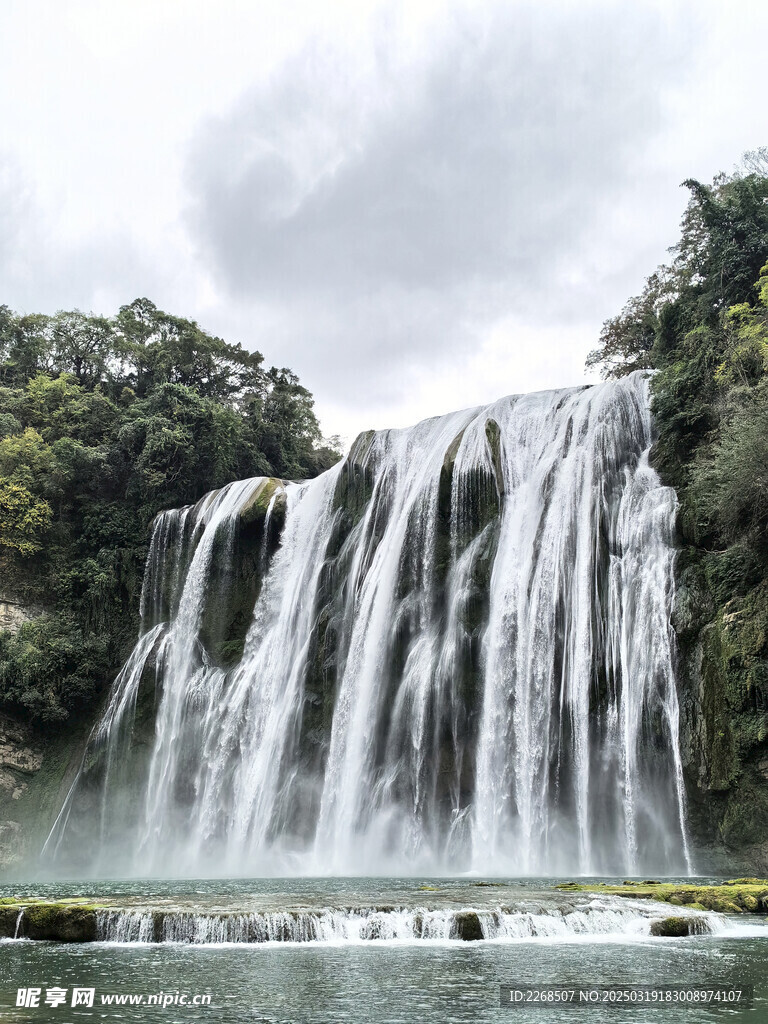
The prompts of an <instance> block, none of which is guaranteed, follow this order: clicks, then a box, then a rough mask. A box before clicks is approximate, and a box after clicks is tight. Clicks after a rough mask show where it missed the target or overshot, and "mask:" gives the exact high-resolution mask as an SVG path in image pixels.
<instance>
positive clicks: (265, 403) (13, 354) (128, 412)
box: [0, 299, 338, 732]
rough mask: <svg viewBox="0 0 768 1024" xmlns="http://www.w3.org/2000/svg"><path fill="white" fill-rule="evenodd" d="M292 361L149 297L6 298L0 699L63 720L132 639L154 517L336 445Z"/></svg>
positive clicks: (323, 457)
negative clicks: (64, 301) (6, 608)
mask: <svg viewBox="0 0 768 1024" xmlns="http://www.w3.org/2000/svg"><path fill="white" fill-rule="evenodd" d="M333 443H334V442H333V441H332V442H330V443H329V442H324V441H323V440H322V438H321V435H320V430H319V427H318V423H317V419H316V417H315V414H314V412H313V401H312V396H311V395H310V394H309V392H308V391H307V390H306V389H305V388H304V387H302V386H301V384H300V383H299V381H298V379H297V377H296V376H295V375H294V374H293V373H291V371H290V370H287V369H277V368H275V367H272V368H271V369H265V368H264V366H263V358H262V356H261V354H260V353H259V352H249V351H247V350H245V349H243V348H242V347H241V346H240V345H233V344H228V343H227V342H225V341H223V340H222V339H220V338H217V337H213V336H212V335H210V334H208V333H206V332H205V331H204V330H202V329H201V328H200V327H199V326H198V325H197V324H196V323H194V322H192V321H190V320H185V319H182V318H179V317H176V316H172V315H170V314H168V313H164V312H162V311H161V310H159V309H157V308H156V306H155V305H154V304H153V303H152V302H150V301H149V300H147V299H137V300H136V301H134V302H132V303H131V304H130V305H126V306H122V307H121V308H120V310H119V312H118V313H117V315H116V316H114V317H111V318H108V317H102V316H93V315H86V314H83V313H81V312H78V311H74V312H61V313H57V314H56V315H55V316H46V315H41V314H31V315H18V314H16V313H14V312H13V311H12V310H10V309H8V307H7V306H0V573H1V574H2V580H3V586H2V596H3V598H4V599H5V600H8V599H9V595H10V598H11V599H12V600H14V601H17V602H19V603H21V604H22V605H25V606H28V607H32V608H35V609H36V610H39V611H42V614H38V615H35V617H34V618H33V619H32V621H29V622H25V623H24V624H23V625H21V627H20V629H19V630H18V631H17V632H15V633H2V634H0V706H2V707H4V708H5V709H6V710H8V711H10V712H12V713H16V714H21V715H22V716H23V718H25V719H27V720H31V721H32V722H34V723H35V724H36V725H37V727H38V728H40V729H43V730H45V731H47V732H50V730H51V729H54V730H55V729H56V728H57V724H58V723H61V722H63V720H65V719H66V718H67V717H68V716H69V715H70V714H71V713H73V712H74V711H75V710H76V709H77V708H78V707H79V706H83V705H84V704H87V703H91V702H92V701H93V700H94V699H97V698H98V695H99V693H100V692H101V691H102V690H103V689H104V687H105V686H106V684H107V683H108V682H109V680H110V678H111V677H112V675H113V674H114V671H115V670H116V668H117V666H118V665H119V663H120V662H121V660H122V658H123V657H124V656H125V654H126V653H127V651H129V650H130V648H131V646H132V644H133V642H134V640H135V635H136V630H137V614H138V603H139V602H138V596H139V593H140V589H141V582H142V574H143V567H144V561H145V559H146V553H147V543H148V537H149V525H150V523H151V521H152V519H153V518H154V516H155V515H156V514H157V513H158V512H159V511H160V510H161V509H164V508H169V507H173V506H178V505H183V504H188V503H191V502H194V501H196V500H197V499H198V498H199V497H201V495H202V494H203V493H204V492H206V491H209V490H212V489H214V488H217V487H220V486H222V485H223V484H225V483H228V482H229V481H231V480H234V479H238V478H245V477H249V476H256V475H273V476H278V477H290V478H294V479H297V478H303V477H310V476H314V475H316V474H317V473H319V472H321V471H322V470H323V469H326V468H327V467H328V466H329V465H331V464H332V463H333V462H334V461H336V459H337V458H338V452H337V451H336V450H335V449H334V447H333Z"/></svg>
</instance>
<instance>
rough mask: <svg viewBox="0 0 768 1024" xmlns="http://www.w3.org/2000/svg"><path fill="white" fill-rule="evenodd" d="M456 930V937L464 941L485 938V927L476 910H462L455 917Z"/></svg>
mask: <svg viewBox="0 0 768 1024" xmlns="http://www.w3.org/2000/svg"><path fill="white" fill-rule="evenodd" d="M453 924H454V928H455V930H456V938H457V939H463V940H464V942H477V941H478V940H479V939H482V938H483V928H482V925H481V924H480V918H479V917H478V915H477V914H476V913H475V911H474V910H461V911H459V913H457V914H456V915H455V917H454V919H453Z"/></svg>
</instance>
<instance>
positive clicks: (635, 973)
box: [0, 879, 768, 1024]
mask: <svg viewBox="0 0 768 1024" xmlns="http://www.w3.org/2000/svg"><path fill="white" fill-rule="evenodd" d="M427 887H428V888H427ZM0 895H27V896H31V895H38V896H54V895H56V896H60V897H61V896H66V895H87V896H94V897H96V898H102V899H103V898H110V897H111V898H113V899H116V900H117V901H119V903H120V904H121V905H128V904H130V905H133V906H141V905H147V906H149V905H151V906H153V907H157V906H162V907H164V908H174V909H176V908H178V909H180V910H184V911H186V912H191V911H197V912H200V913H210V912H215V911H217V910H225V911H230V912H231V911H232V910H233V909H234V908H236V907H237V908H245V907H250V908H255V909H257V910H258V909H261V910H268V909H272V908H277V907H281V906H282V907H284V908H287V907H305V908H310V907H314V908H320V907H337V908H338V907H364V906H366V905H369V906H372V905H381V904H383V903H387V904H392V905H397V906H399V907H422V906H429V907H431V908H435V909H439V908H441V907H442V908H457V907H474V908H477V909H479V910H482V909H483V908H492V907H494V906H497V905H499V904H501V903H505V904H507V905H508V909H509V908H510V906H511V907H518V908H520V912H521V913H522V912H528V911H530V910H531V908H535V909H536V910H537V911H538V912H540V913H545V914H546V913H555V912H559V908H562V909H564V911H565V912H566V913H569V912H570V911H571V910H572V909H573V906H574V905H573V902H572V901H573V900H574V899H577V897H574V896H572V895H571V894H559V893H557V891H554V890H553V889H552V882H551V881H548V882H546V883H545V882H543V881H534V880H525V881H517V880H513V881H510V882H505V883H501V884H499V883H498V882H494V883H493V884H487V883H482V882H480V883H478V881H477V880H467V879H453V880H447V879H438V880H431V881H430V880H420V879H332V880H319V879H292V880H285V879H271V880H237V881H221V880H216V881H192V882H190V881H184V882H166V881H163V882H151V881H150V882H145V881H142V882H140V883H138V882H101V883H94V884H93V885H90V884H84V883H82V882H78V883H68V884H62V883H56V884H53V883H51V884H46V885H42V884H34V883H30V884H21V883H16V884H14V885H6V886H3V887H2V888H0ZM578 898H581V897H578ZM626 902H627V901H624V903H625V904H626ZM606 906H607V904H606ZM599 920H600V921H604V918H603V917H600V918H599ZM622 922H623V923H622ZM622 922H620V923H619V924H618V925H616V926H615V927H614V926H610V925H601V927H608V928H609V930H608V931H607V932H605V933H600V934H598V933H595V934H572V935H567V936H565V937H563V936H560V937H551V936H549V937H536V936H533V937H528V938H524V939H494V940H490V941H481V942H461V941H444V940H443V941H441V940H424V939H421V940H411V941H408V940H368V941H359V940H357V941H349V942H347V941H338V942H304V943H290V942H268V943H263V944H244V943H241V944H228V945H221V944H219V945H216V944H211V945H191V944H182V943H170V942H169V943H160V944H132V943H95V944H88V945H63V944H57V943H42V942H29V941H16V942H13V941H7V942H3V943H0V1020H2V1021H18V1022H22V1021H30V1022H31V1021H39V1022H43V1021H45V1022H48V1021H59V1022H61V1024H65V1022H67V1021H72V1022H75V1021H81V1020H93V1021H96V1020H99V1021H130V1022H141V1024H143V1022H145V1021H158V1022H159V1021H162V1022H163V1024H171V1022H175V1021H180V1022H181V1021H192V1020H194V1021H197V1020H200V1021H209V1022H227V1024H229V1022H236V1021H241V1020H246V1021H256V1022H265V1024H266V1022H269V1024H289V1022H290V1024H294V1022H296V1024H305V1022H306V1024H342V1022H343V1024H364V1022H365V1024H367V1022H372V1021H374V1022H375V1021H381V1022H385V1024H389V1022H391V1024H400V1022H407V1024H411V1022H417V1021H419V1022H422V1021H423V1022H425V1024H453V1022H456V1024H459V1022H461V1024H465V1022H466V1024H469V1022H472V1024H476V1022H486V1021H487V1022H516V1024H550V1022H553V1024H556V1022H558V1021H584V1022H586V1021H593V1020H594V1021H602V1020H606V1021H613V1022H617V1024H618V1022H629V1021H633V1022H634V1021H648V1022H649V1024H650V1022H651V1021H654V1022H656V1021H664V1022H666V1021H686V1022H700V1021H701V1022H704V1021H707V1022H712V1021H716V1020H718V1019H727V1020H729V1021H731V1020H733V1021H741V1020H743V1021H752V1022H755V1024H759V1022H762V1021H768V928H765V929H764V928H763V927H762V926H761V922H756V921H754V920H752V921H749V922H747V923H746V924H744V923H742V922H741V921H739V922H738V923H737V924H735V925H731V924H730V922H726V924H727V925H728V929H727V930H725V931H722V932H719V933H717V934H706V935H697V936H694V937H691V938H685V939H657V938H651V937H650V936H649V935H647V934H642V933H641V932H638V931H636V930H633V929H635V925H634V924H633V921H632V920H628V922H627V921H624V920H623V919H622ZM610 928H613V929H614V930H613V931H611V930H610ZM617 929H618V930H617ZM622 929H623V931H622ZM714 982H717V983H719V984H734V985H745V984H752V985H754V986H755V1002H754V1006H753V1009H751V1010H737V1011H730V1010H727V1011H723V1010H721V1011H718V1013H719V1016H718V1015H717V1014H716V1013H714V1012H713V1011H709V1010H705V1009H701V1008H683V1007H679V1008H646V1009H640V1008H628V1009H622V1008H611V1009H605V1010H600V1009H595V1008H592V1007H590V1008H588V1009H585V1008H581V1009H579V1008H571V1009H548V1008H547V1009H542V1008H539V1009H533V1010H524V1009H512V1008H508V1007H501V1006H500V1005H499V985H500V984H502V983H510V984H532V983H533V984H538V983H541V984H563V985H575V984H580V985H584V984H595V985H628V984H643V985H648V984H654V985H655V984H659V985H663V984H667V985H668V984H688V985H691V986H696V987H700V986H702V985H704V984H712V983H714ZM30 986H33V987H34V986H37V987H41V988H42V990H43V993H44V992H45V990H46V989H49V988H51V987H53V986H60V987H61V988H64V989H66V990H67V993H68V994H69V993H70V992H71V989H72V988H73V987H75V986H78V987H83V988H93V989H94V990H95V1005H94V1006H93V1007H92V1008H87V1007H76V1008H72V1007H71V1006H69V1005H64V1006H57V1007H46V1006H42V1007H38V1008H17V1007H16V1005H15V1003H16V996H17V990H18V988H20V987H30ZM161 992H162V993H163V994H164V995H166V996H168V997H169V998H174V997H175V994H176V993H177V992H178V993H179V994H180V995H181V994H184V995H186V996H187V997H191V996H192V995H195V994H197V995H201V994H206V995H207V994H209V995H210V998H211V1003H210V1005H209V1006H198V1007H191V1006H190V1007H183V1006H179V1005H173V1004H171V1005H169V1006H166V1007H165V1008H163V1007H162V1006H146V1005H145V1006H136V1005H133V1006H114V1005H112V1006H109V1005H102V1004H101V1003H100V1000H101V997H102V996H104V995H110V994H120V995H144V996H145V998H146V996H148V995H149V994H152V993H154V994H156V995H157V994H159V993H161Z"/></svg>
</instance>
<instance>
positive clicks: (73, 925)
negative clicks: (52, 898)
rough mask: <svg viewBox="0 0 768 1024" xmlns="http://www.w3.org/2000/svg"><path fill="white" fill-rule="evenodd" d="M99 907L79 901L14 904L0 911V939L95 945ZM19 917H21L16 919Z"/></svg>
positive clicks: (34, 901)
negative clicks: (90, 943)
mask: <svg viewBox="0 0 768 1024" xmlns="http://www.w3.org/2000/svg"><path fill="white" fill-rule="evenodd" d="M102 909H104V908H103V906H102V905H101V904H96V903H87V902H84V901H82V900H80V901H77V900H74V899H69V900H64V901H61V902H57V903H51V902H49V901H47V900H30V901H21V900H20V901H18V902H17V903H13V904H5V905H4V906H2V907H0V936H2V937H4V938H13V937H14V936H18V937H19V938H24V939H37V940H45V941H50V942H95V941H96V933H97V928H96V918H97V914H98V912H99V910H102ZM19 915H21V916H19Z"/></svg>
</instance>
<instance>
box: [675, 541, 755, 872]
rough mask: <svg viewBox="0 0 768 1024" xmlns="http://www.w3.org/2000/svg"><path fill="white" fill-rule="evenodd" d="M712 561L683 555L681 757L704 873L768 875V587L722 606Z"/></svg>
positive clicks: (678, 616) (695, 553)
mask: <svg viewBox="0 0 768 1024" xmlns="http://www.w3.org/2000/svg"><path fill="white" fill-rule="evenodd" d="M717 557H718V556H716V555H715V556H713V555H712V554H707V553H704V552H701V551H699V550H697V549H695V548H692V547H686V548H684V549H683V551H682V553H681V558H680V563H679V572H678V592H677V601H676V608H675V616H674V624H675V628H676V630H677V635H678V643H679V655H680V662H679V679H678V690H679V693H680V703H681V754H682V757H683V762H684V766H685V774H686V783H687V791H688V803H689V823H690V829H691V833H692V836H693V839H694V841H695V845H696V847H697V848H698V849H699V851H700V852H699V857H698V860H697V863H696V868H697V869H698V870H700V871H707V870H711V871H718V872H719V871H739V872H744V873H746V874H763V873H765V872H766V871H768V583H767V582H762V583H760V584H758V585H757V586H756V587H755V588H754V589H752V590H751V591H750V592H749V593H747V594H746V595H745V596H740V597H731V598H730V599H727V600H722V597H724V596H725V595H723V594H722V593H721V595H720V597H721V599H720V600H719V601H718V594H717V588H716V587H714V586H713V585H712V565H711V561H712V559H713V558H717Z"/></svg>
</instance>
